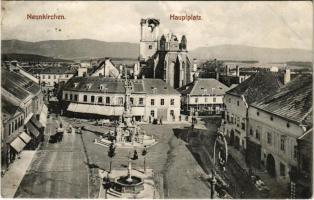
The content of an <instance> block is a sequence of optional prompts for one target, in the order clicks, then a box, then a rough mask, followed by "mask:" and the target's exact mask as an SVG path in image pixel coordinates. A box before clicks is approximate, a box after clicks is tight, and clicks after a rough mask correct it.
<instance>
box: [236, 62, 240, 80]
mask: <svg viewBox="0 0 314 200" xmlns="http://www.w3.org/2000/svg"><path fill="white" fill-rule="evenodd" d="M236 76H237V77H240V68H239V66H238V65H237V66H236Z"/></svg>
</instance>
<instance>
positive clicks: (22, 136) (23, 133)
mask: <svg viewBox="0 0 314 200" xmlns="http://www.w3.org/2000/svg"><path fill="white" fill-rule="evenodd" d="M19 137H20V138H21V139H22V140H23V141H24V142H25V143H26V144H27V143H29V141H31V139H32V138H31V137H30V136H29V135H28V134H27V133H25V132H22V133H21V134H20V135H19Z"/></svg>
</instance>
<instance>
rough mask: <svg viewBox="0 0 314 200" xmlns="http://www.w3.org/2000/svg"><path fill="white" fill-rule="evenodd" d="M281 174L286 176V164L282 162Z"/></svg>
mask: <svg viewBox="0 0 314 200" xmlns="http://www.w3.org/2000/svg"><path fill="white" fill-rule="evenodd" d="M280 176H286V166H285V165H284V164H283V163H280Z"/></svg>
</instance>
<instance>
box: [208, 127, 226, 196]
mask: <svg viewBox="0 0 314 200" xmlns="http://www.w3.org/2000/svg"><path fill="white" fill-rule="evenodd" d="M217 142H222V143H223V145H224V148H225V155H224V157H222V150H223V148H222V147H220V148H219V154H218V156H219V165H220V166H221V167H222V168H223V171H225V165H226V162H227V160H228V145H227V141H226V138H225V136H224V134H223V133H222V132H220V131H218V132H217V137H216V140H215V143H214V156H213V158H214V163H213V164H214V167H213V169H212V177H211V180H210V182H211V194H210V195H211V198H212V199H214V198H215V196H216V194H215V193H216V192H215V186H216V183H217V180H216V147H217Z"/></svg>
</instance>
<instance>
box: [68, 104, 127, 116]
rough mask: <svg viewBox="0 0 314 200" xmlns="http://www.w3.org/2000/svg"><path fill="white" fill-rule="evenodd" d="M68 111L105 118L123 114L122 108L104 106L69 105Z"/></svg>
mask: <svg viewBox="0 0 314 200" xmlns="http://www.w3.org/2000/svg"><path fill="white" fill-rule="evenodd" d="M67 110H68V111H70V112H77V113H88V114H97V115H107V116H121V115H122V114H123V110H124V108H123V106H105V105H91V104H78V103H70V105H69V106H68V109H67Z"/></svg>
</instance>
